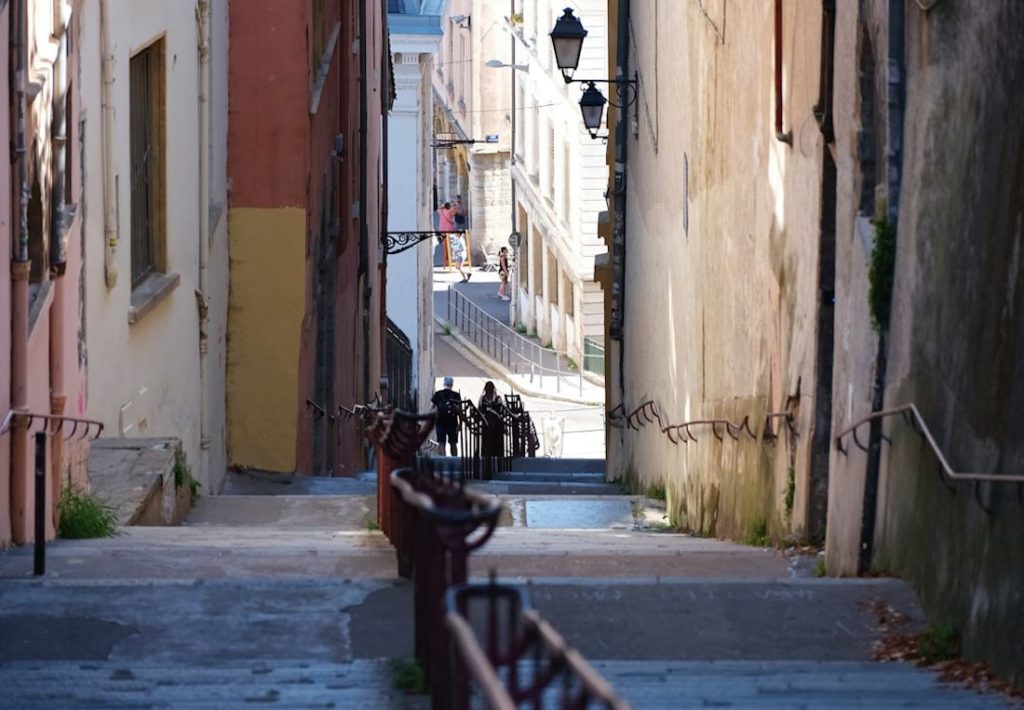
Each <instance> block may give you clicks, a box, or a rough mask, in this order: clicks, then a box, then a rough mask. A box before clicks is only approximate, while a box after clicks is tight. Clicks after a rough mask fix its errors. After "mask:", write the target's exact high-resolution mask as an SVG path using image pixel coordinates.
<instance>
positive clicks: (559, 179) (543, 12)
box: [505, 0, 608, 376]
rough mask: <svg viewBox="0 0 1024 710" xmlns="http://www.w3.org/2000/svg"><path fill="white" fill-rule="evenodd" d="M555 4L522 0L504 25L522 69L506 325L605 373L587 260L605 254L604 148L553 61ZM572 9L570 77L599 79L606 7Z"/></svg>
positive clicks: (600, 318) (599, 304)
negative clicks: (581, 27) (580, 32)
mask: <svg viewBox="0 0 1024 710" xmlns="http://www.w3.org/2000/svg"><path fill="white" fill-rule="evenodd" d="M563 5H564V3H560V2H555V1H554V0H523V2H522V8H521V12H519V13H517V17H516V21H515V22H514V23H513V25H512V30H513V35H514V37H515V40H516V58H515V63H516V64H517V65H520V66H522V67H523V69H521V70H517V71H515V72H514V77H515V78H514V81H515V87H516V88H515V90H516V96H515V107H516V155H515V160H514V162H513V165H512V177H513V180H514V181H515V194H516V205H515V209H516V214H517V219H516V229H517V231H518V232H519V233H520V235H521V242H520V247H519V251H518V253H517V267H516V271H515V274H514V286H515V288H516V289H517V291H518V293H517V294H516V298H515V299H514V305H515V313H514V320H515V321H516V322H517V323H521V324H523V325H524V326H525V327H526V328H527V330H529V331H531V332H535V333H536V334H537V337H538V338H540V339H541V340H542V341H548V342H550V343H551V344H552V346H553V347H554V348H555V349H557V350H561V351H564V352H566V353H568V355H569V357H571V358H572V359H573V360H574V361H575V362H576V363H578V364H579V365H580V366H581V367H584V368H586V369H589V370H591V371H592V372H593V373H594V374H598V375H600V376H604V362H603V352H604V351H603V348H604V299H603V295H602V291H601V285H600V284H599V283H598V281H596V280H595V277H594V263H595V257H596V256H597V255H598V254H600V253H602V252H603V251H604V250H605V246H604V244H603V243H602V241H601V239H600V238H599V236H598V232H597V229H598V220H599V218H600V216H601V214H602V213H603V212H604V210H605V209H606V201H605V197H604V193H605V190H606V188H607V166H606V165H605V145H604V143H603V142H602V141H600V140H594V139H593V138H591V137H590V135H588V133H587V131H586V130H584V128H583V125H582V123H581V122H580V110H579V105H578V104H579V99H580V93H581V89H580V85H579V84H566V83H565V81H564V80H563V79H562V75H561V74H560V72H559V71H558V69H557V67H556V65H555V61H554V53H553V51H552V47H551V40H550V39H549V37H548V33H550V32H551V29H552V27H554V24H555V21H556V20H557V18H558V17H559V16H560V15H561V14H562V11H563V10H562V8H563ZM578 12H579V15H580V17H581V18H582V20H583V22H584V23H585V24H586V27H587V31H588V33H589V34H588V35H587V39H586V42H585V43H584V46H583V54H582V56H581V59H580V66H579V69H578V73H579V75H580V76H587V77H591V76H592V77H601V76H603V75H604V72H605V67H606V66H607V61H608V44H607V19H606V18H607V9H606V3H605V2H604V0H584V1H583V2H581V3H578ZM507 71H509V70H507V69H506V70H505V72H507ZM506 76H507V75H506Z"/></svg>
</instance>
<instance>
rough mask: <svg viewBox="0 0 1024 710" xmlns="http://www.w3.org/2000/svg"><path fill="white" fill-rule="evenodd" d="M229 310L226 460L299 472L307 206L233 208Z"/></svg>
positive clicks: (231, 219)
mask: <svg viewBox="0 0 1024 710" xmlns="http://www.w3.org/2000/svg"><path fill="white" fill-rule="evenodd" d="M229 224H230V225H231V229H230V230H229V233H230V243H231V251H230V254H231V296H230V301H229V311H228V312H229V315H228V368H227V369H228V375H227V381H228V382H227V390H228V457H229V460H230V461H231V463H232V464H233V465H236V466H251V467H253V468H259V469H262V470H267V471H293V470H294V469H295V439H296V427H297V424H298V423H297V420H296V417H297V410H296V401H297V399H296V393H297V391H298V386H299V339H300V331H301V327H302V314H303V308H304V304H305V268H306V266H305V258H306V257H305V253H306V252H305V249H306V247H305V245H306V211H305V210H304V209H301V208H298V209H296V208H280V209H265V208H233V209H232V210H231V211H230V222H229Z"/></svg>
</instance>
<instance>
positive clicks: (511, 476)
mask: <svg viewBox="0 0 1024 710" xmlns="http://www.w3.org/2000/svg"><path fill="white" fill-rule="evenodd" d="M604 467H605V461H604V459H570V458H561V459H555V458H516V459H512V465H511V468H510V469H509V470H508V471H499V472H497V473H495V474H494V476H493V477H492V479H491V480H490V481H487V482H484V483H474V484H473V485H474V486H476V487H478V488H480V489H481V490H482V491H483V492H486V493H491V494H494V495H591V496H594V495H613V496H614V495H624V494H625V493H626V491H625V489H624V488H623V487H622V486H620V485H619V484H618V483H609V482H607V481H606V480H605V475H604Z"/></svg>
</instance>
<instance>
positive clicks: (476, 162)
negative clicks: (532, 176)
mask: <svg viewBox="0 0 1024 710" xmlns="http://www.w3.org/2000/svg"><path fill="white" fill-rule="evenodd" d="M508 14H509V6H508V5H507V4H505V3H502V2H494V1H493V0H449V2H448V3H447V7H446V8H445V14H444V16H443V17H442V19H441V29H442V31H443V33H444V37H443V38H442V40H441V47H440V51H439V52H438V55H437V61H436V63H435V65H434V73H433V87H434V98H435V110H434V125H433V131H434V133H433V136H432V140H431V142H432V143H436V142H442V143H444V144H445V145H444V146H443V147H438V148H437V150H436V151H435V154H434V162H435V165H434V171H435V172H434V188H433V191H434V193H435V195H436V200H437V202H438V205H441V204H443V203H445V202H451V201H454V200H455V198H456V196H458V195H461V196H462V200H463V203H464V205H465V206H466V208H467V213H468V215H467V216H468V220H467V227H468V230H469V238H468V246H469V250H470V256H471V258H472V262H473V265H474V266H479V265H481V264H483V263H485V262H486V261H487V260H488V259H490V260H492V261H496V259H497V255H498V250H499V249H500V248H501V247H502V246H504V245H506V244H507V243H508V237H509V234H510V233H511V223H512V217H511V204H512V203H511V194H510V193H511V187H510V183H509V177H508V161H509V147H510V145H511V140H512V114H511V94H510V88H509V81H508V74H507V73H506V71H507V70H505V71H503V70H501V69H496V68H491V67H488V66H486V64H487V62H488V61H491V60H496V61H497V62H498V63H506V64H507V63H508V62H509V59H510V55H511V45H510V43H509V37H508V34H507V32H506V31H505V29H506V28H507V26H508V21H507V17H508ZM436 206H437V205H435V207H436Z"/></svg>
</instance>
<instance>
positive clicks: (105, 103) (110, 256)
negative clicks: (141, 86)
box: [100, 0, 118, 289]
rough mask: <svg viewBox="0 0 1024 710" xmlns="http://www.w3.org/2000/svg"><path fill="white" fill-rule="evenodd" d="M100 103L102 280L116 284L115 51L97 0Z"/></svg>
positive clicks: (106, 13)
mask: <svg viewBox="0 0 1024 710" xmlns="http://www.w3.org/2000/svg"><path fill="white" fill-rule="evenodd" d="M100 66H101V76H102V85H101V97H102V98H101V103H102V107H103V241H104V249H103V277H104V279H105V280H106V284H107V288H108V289H112V288H114V286H116V285H117V258H116V257H117V242H118V233H117V232H118V229H117V183H118V180H117V176H116V172H117V163H116V159H115V157H114V155H115V151H114V96H113V94H114V52H113V47H112V45H111V41H110V8H109V5H108V0H100Z"/></svg>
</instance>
